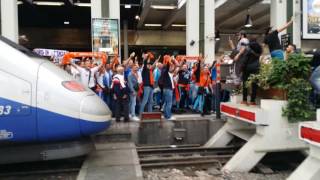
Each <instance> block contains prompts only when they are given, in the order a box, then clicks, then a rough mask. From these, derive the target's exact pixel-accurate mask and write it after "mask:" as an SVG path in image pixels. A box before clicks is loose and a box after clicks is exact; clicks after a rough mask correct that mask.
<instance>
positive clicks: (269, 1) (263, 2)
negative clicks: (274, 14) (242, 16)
mask: <svg viewBox="0 0 320 180" xmlns="http://www.w3.org/2000/svg"><path fill="white" fill-rule="evenodd" d="M260 4H271V0H263V1H261V3H260Z"/></svg>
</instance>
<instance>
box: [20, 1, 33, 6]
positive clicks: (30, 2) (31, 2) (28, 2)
mask: <svg viewBox="0 0 320 180" xmlns="http://www.w3.org/2000/svg"><path fill="white" fill-rule="evenodd" d="M22 1H23V2H24V3H27V4H30V5H33V0H22Z"/></svg>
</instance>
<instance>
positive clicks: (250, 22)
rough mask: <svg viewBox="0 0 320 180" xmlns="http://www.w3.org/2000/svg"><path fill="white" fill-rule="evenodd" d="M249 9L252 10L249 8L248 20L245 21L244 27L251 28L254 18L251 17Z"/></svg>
mask: <svg viewBox="0 0 320 180" xmlns="http://www.w3.org/2000/svg"><path fill="white" fill-rule="evenodd" d="M249 11H250V9H248V14H247V16H246V21H245V23H244V27H246V28H250V27H252V26H253V23H252V19H251V16H250V13H249Z"/></svg>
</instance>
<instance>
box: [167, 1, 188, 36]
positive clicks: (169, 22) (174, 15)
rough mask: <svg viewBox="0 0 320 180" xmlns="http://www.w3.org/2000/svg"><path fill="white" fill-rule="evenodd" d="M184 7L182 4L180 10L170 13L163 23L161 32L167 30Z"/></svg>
mask: <svg viewBox="0 0 320 180" xmlns="http://www.w3.org/2000/svg"><path fill="white" fill-rule="evenodd" d="M185 7H186V5H185V4H184V5H183V6H182V7H181V8H180V9H177V10H174V11H172V12H171V13H170V14H169V15H168V16H167V18H166V20H165V23H164V25H163V30H167V29H168V28H169V27H170V26H171V24H172V23H173V22H174V21H175V20H176V19H177V17H179V16H180V15H181V13H183V11H184V8H185Z"/></svg>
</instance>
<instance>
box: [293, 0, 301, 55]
mask: <svg viewBox="0 0 320 180" xmlns="http://www.w3.org/2000/svg"><path fill="white" fill-rule="evenodd" d="M301 14H302V13H301V1H300V0H294V1H293V15H294V21H293V33H292V42H293V44H295V45H296V46H297V48H298V49H301Z"/></svg>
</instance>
